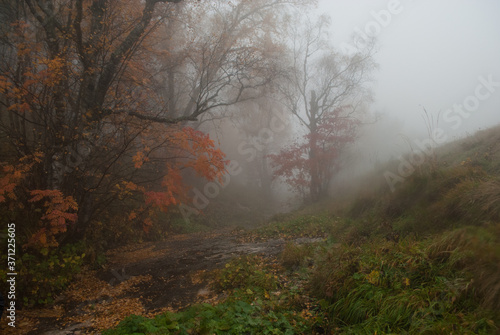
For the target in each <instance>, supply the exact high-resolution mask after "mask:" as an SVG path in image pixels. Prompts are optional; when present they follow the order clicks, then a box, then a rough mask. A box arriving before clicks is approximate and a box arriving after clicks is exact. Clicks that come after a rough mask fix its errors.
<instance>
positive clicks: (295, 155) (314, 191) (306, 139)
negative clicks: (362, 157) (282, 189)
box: [269, 107, 359, 201]
mask: <svg viewBox="0 0 500 335" xmlns="http://www.w3.org/2000/svg"><path fill="white" fill-rule="evenodd" d="M347 108H348V107H344V108H338V109H336V110H335V111H334V112H333V113H326V114H325V115H324V116H323V118H322V119H321V120H320V121H319V122H318V124H317V126H316V127H315V128H314V131H313V132H309V133H307V134H305V135H304V136H303V137H302V138H301V139H299V140H297V141H295V142H294V143H292V144H291V145H290V146H288V147H287V148H285V149H283V150H281V151H280V152H279V153H278V154H273V155H269V157H270V158H271V165H272V167H273V169H274V178H275V179H276V178H282V179H283V180H284V181H285V182H286V183H287V184H288V185H289V186H290V187H291V188H292V189H293V190H294V191H296V192H297V193H298V194H299V195H301V196H302V198H303V199H304V200H308V201H310V200H312V201H317V200H318V199H319V198H320V197H321V196H326V195H327V191H328V186H329V183H330V181H331V179H332V178H333V177H334V175H335V173H336V172H338V171H339V169H340V167H341V159H340V154H341V153H342V151H343V150H344V149H345V148H346V146H347V145H349V144H350V143H353V142H354V140H355V139H356V132H357V128H358V126H359V121H358V120H357V119H355V118H350V117H347V116H345V113H344V111H345V110H346V109H347Z"/></svg>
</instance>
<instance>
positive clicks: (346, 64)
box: [278, 16, 375, 201]
mask: <svg viewBox="0 0 500 335" xmlns="http://www.w3.org/2000/svg"><path fill="white" fill-rule="evenodd" d="M328 26H329V18H328V17H326V16H321V17H319V18H317V19H315V20H314V22H313V21H312V20H311V19H308V20H307V21H306V22H305V23H304V24H303V25H297V26H295V27H291V29H290V31H291V42H290V43H291V48H292V51H291V55H292V59H291V60H290V62H291V64H292V65H291V69H290V73H289V76H288V78H287V80H286V81H285V82H284V84H283V85H282V87H281V92H282V94H283V96H284V101H285V104H286V106H287V107H288V109H289V110H290V112H291V113H292V114H293V115H294V116H295V117H296V118H297V120H299V122H300V123H301V124H302V125H303V126H304V128H305V129H306V133H307V135H306V141H307V142H308V143H307V145H306V146H305V147H304V148H303V149H300V150H305V151H306V153H305V154H306V156H307V157H302V158H304V159H306V160H307V164H306V165H304V166H305V167H303V168H302V169H305V170H306V171H305V172H306V173H305V176H306V177H301V179H304V178H305V179H307V183H308V187H307V188H308V194H309V197H310V199H311V200H312V201H317V200H319V199H320V198H321V197H323V196H325V195H326V193H327V190H328V186H329V182H330V180H331V178H332V176H333V174H334V173H335V168H336V167H338V164H335V162H333V160H334V159H336V158H335V157H338V152H339V151H340V150H341V149H342V148H343V147H344V146H345V145H346V144H347V143H350V142H351V141H352V140H353V135H354V134H353V131H354V130H355V129H354V128H355V125H356V123H357V121H358V119H357V115H358V112H359V106H360V105H361V104H362V103H363V102H364V101H366V100H367V99H369V96H370V95H369V90H368V89H367V85H366V84H367V82H368V81H369V79H370V76H369V74H370V70H371V69H373V68H374V66H375V64H374V61H373V45H372V44H370V45H369V47H368V48H367V49H365V50H359V52H357V53H354V54H350V55H346V54H342V53H340V52H338V51H336V50H335V49H334V48H332V46H331V44H330V43H329V40H328V34H327V29H328ZM300 147H302V145H297V146H296V147H295V148H290V150H295V149H296V150H299V148H300ZM328 151H329V152H330V154H329V155H326V152H328ZM333 151H335V155H334V153H333ZM283 153H284V152H283ZM282 157H283V156H282ZM320 157H322V158H321V159H320ZM302 158H300V157H296V160H295V161H296V162H297V164H299V163H298V162H301V161H302ZM284 163H285V161H282V162H281V163H279V164H278V166H280V168H279V169H278V171H281V172H285V170H286V169H285V170H283V167H284ZM300 164H303V163H300ZM296 168H298V167H296ZM288 169H292V170H293V164H292V165H291V166H289V167H288ZM302 172H304V171H302ZM287 173H291V174H293V173H292V172H291V171H288V172H287ZM303 182H304V181H303Z"/></svg>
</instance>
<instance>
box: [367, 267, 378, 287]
mask: <svg viewBox="0 0 500 335" xmlns="http://www.w3.org/2000/svg"><path fill="white" fill-rule="evenodd" d="M366 280H367V281H368V282H369V283H370V284H373V285H378V284H379V282H380V271H376V270H373V271H372V272H370V274H368V275H366Z"/></svg>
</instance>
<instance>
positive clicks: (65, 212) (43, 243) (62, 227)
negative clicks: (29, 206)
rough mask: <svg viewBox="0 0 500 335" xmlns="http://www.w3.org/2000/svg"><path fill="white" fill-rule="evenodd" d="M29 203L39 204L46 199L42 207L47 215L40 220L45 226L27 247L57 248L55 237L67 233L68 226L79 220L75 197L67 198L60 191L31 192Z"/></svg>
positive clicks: (31, 239)
mask: <svg viewBox="0 0 500 335" xmlns="http://www.w3.org/2000/svg"><path fill="white" fill-rule="evenodd" d="M30 194H31V196H32V198H31V199H29V202H39V201H42V200H43V199H46V200H45V202H44V203H43V205H42V207H44V208H45V214H44V215H42V217H41V218H40V224H41V225H43V227H41V228H40V229H39V230H38V231H37V232H36V233H35V234H34V235H33V236H32V237H31V238H30V240H29V242H28V243H27V246H39V247H42V248H44V247H56V246H58V243H57V241H56V239H55V236H56V235H57V234H59V233H63V232H65V231H66V229H67V226H68V224H70V223H75V222H76V220H77V219H78V216H77V214H76V213H73V212H76V211H77V210H78V205H77V203H76V201H75V200H74V199H73V197H71V196H68V197H65V196H64V195H63V194H62V192H61V191H59V190H34V191H31V192H30Z"/></svg>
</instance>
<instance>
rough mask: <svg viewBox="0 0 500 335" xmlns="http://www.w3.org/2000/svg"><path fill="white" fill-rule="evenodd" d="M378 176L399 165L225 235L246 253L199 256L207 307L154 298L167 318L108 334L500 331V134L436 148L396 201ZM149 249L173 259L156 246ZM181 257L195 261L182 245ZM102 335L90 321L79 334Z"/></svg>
mask: <svg viewBox="0 0 500 335" xmlns="http://www.w3.org/2000/svg"><path fill="white" fill-rule="evenodd" d="M384 171H397V165H394V162H393V163H389V164H388V165H387V166H385V167H384V168H383V169H381V170H380V171H377V172H376V173H374V174H372V175H370V176H367V177H366V179H365V180H366V181H367V182H365V185H366V186H365V187H364V188H363V189H362V190H361V191H360V195H359V197H358V198H357V199H355V200H354V201H351V202H349V203H347V204H346V203H343V205H342V206H340V205H338V204H334V203H331V202H325V203H323V204H321V205H315V206H310V207H307V208H304V209H302V210H300V211H296V212H293V213H289V214H282V215H276V216H274V217H273V219H271V220H270V222H268V223H266V224H264V225H262V226H261V227H260V228H258V229H252V230H247V231H245V232H241V231H239V232H233V233H231V234H230V236H229V237H228V238H229V239H231V241H232V242H231V243H233V244H234V243H236V242H235V241H236V240H237V241H239V242H238V244H239V245H241V246H246V248H247V250H246V251H245V252H236V254H235V256H236V257H233V258H231V250H226V251H225V252H224V253H223V254H220V255H218V256H217V262H216V263H214V264H213V266H208V265H207V264H209V263H210V262H211V259H212V258H213V257H212V258H210V257H209V258H210V260H209V259H205V260H204V261H202V260H201V259H202V258H203V257H202V256H203V255H202V254H200V255H198V254H196V255H194V256H196V257H197V259H198V258H200V257H201V258H200V260H199V262H198V263H199V264H198V263H196V264H198V268H197V269H196V270H199V269H200V268H201V267H200V266H203V267H206V268H207V269H208V271H206V273H203V274H202V275H201V276H200V274H199V273H197V274H196V278H197V280H196V289H197V290H198V289H200V288H201V291H202V292H204V295H205V296H206V298H203V297H200V296H197V297H196V296H195V297H194V298H192V299H193V300H192V301H191V303H189V302H188V301H184V303H185V304H184V306H186V303H187V307H184V308H181V309H179V307H178V306H177V307H175V306H174V305H172V304H170V303H169V296H167V295H168V294H167V295H165V296H162V295H161V294H159V295H158V296H157V298H156V299H160V300H162V302H163V303H164V305H161V306H160V305H158V306H155V307H156V308H158V310H163V311H165V310H166V312H157V313H156V314H155V313H154V312H152V311H151V310H148V309H147V308H146V307H147V302H143V303H142V306H143V307H141V308H137V309H136V310H135V311H134V312H133V313H134V314H135V315H131V316H129V317H127V318H126V319H125V320H123V321H122V322H121V323H119V324H118V325H116V326H115V327H114V328H111V329H108V330H105V331H104V332H103V334H107V335H117V334H132V333H133V334H333V333H335V334H420V333H424V334H495V333H498V332H499V331H500V314H499V312H498V311H499V310H500V127H496V128H492V129H488V130H484V131H481V132H479V133H477V134H475V135H473V136H470V137H468V138H465V139H462V140H460V141H456V142H453V143H449V144H447V145H445V146H443V147H441V148H438V150H436V155H435V156H430V158H429V159H428V160H427V161H426V162H425V164H421V165H419V166H418V167H416V168H415V171H414V172H413V173H412V174H411V175H408V176H406V177H405V180H404V182H401V183H399V185H398V186H397V187H396V189H395V191H394V192H390V190H389V188H388V186H387V184H386V183H385V181H386V180H385V177H384ZM193 236H194V235H193ZM234 239H236V240H234ZM194 240H197V238H196V237H195V238H194V239H193V241H194ZM187 241H188V240H187ZM221 241H222V240H221ZM224 241H225V240H224ZM219 242H220V241H219ZM211 243H213V241H212V240H211V239H207V248H208V249H207V250H209V251H207V252H206V253H207V254H210V253H212V252H213V250H212V249H213V248H212V249H210V248H209V247H208V246H209V245H210V244H211ZM263 243H264V244H263ZM219 244H220V243H219ZM233 244H231V245H233ZM234 245H236V244H234ZM262 245H266V246H272V247H273V252H268V251H266V252H263V249H262V247H261V246H262ZM181 247H182V248H184V249H181ZM148 248H152V250H159V251H157V253H158V254H155V257H157V258H158V259H168V255H167V254H164V255H160V254H161V250H163V249H161V248H159V246H158V245H156V246H154V247H153V246H149V247H148ZM259 248H261V249H259ZM164 249H165V248H164ZM225 249H227V248H225ZM240 249H241V248H240ZM238 250H239V249H238ZM280 250H281V253H280V254H279V255H276V254H277V252H279V251H280ZM177 251H178V252H179V253H180V254H181V253H186V255H188V254H190V252H189V243H184V244H182V246H181V244H179V246H178V247H177ZM261 252H263V253H261ZM191 253H192V252H191ZM238 255H239V256H238ZM194 256H193V257H194ZM205 256H206V255H205ZM205 258H206V257H205ZM174 259H175V258H174ZM173 263H175V261H174V262H173ZM203 264H204V265H203ZM210 264H211V263H210ZM183 265H184V264H183ZM185 266H188V265H185ZM129 268H130V267H129ZM174 268H175V266H174V267H173V268H172V269H174ZM131 269H133V267H132V268H131ZM127 271H129V270H127ZM162 271H167V270H162ZM183 271H185V273H186V274H189V273H190V272H189V271H190V269H189V268H187V267H186V268H184V270H183ZM128 273H129V272H127V274H128ZM138 273H139V272H138ZM140 273H151V274H152V275H153V276H154V275H155V274H154V271H148V270H147V269H146V268H144V269H142V270H141V271H140ZM101 276H102V275H101ZM189 276H191V275H189ZM133 278H135V277H133ZM137 278H139V277H137ZM131 280H132V279H131ZM155 280H156V282H160V281H161V278H158V279H155ZM127 282H128V281H125V282H124V284H126V283H127ZM193 283H195V282H194V281H193ZM134 285H136V286H134ZM151 285H152V284H151V283H142V284H140V285H139V284H134V283H133V282H131V283H130V285H128V286H130V287H131V291H130V292H133V293H130V294H129V295H130V297H132V296H133V297H135V299H139V300H136V301H141V300H140V299H142V298H143V295H144V296H145V293H146V291H142V290H143V289H145V288H147V287H152V286H151ZM183 285H185V284H182V285H180V286H179V288H178V290H179V292H178V293H180V292H181V291H182V290H183V287H185V286H183ZM160 286H161V285H160ZM160 286H158V290H159V291H158V292H160V291H161V287H160ZM134 287H135V288H134ZM185 288H186V287H185ZM186 289H187V288H186ZM100 290H102V288H101V289H100ZM148 292H149V291H148ZM137 297H138V298H137ZM124 298H127V299H128V298H129V296H124V295H122V296H120V299H124ZM92 304H95V310H92V309H90V310H88V311H87V312H86V313H90V314H89V320H99V318H102V316H99V313H98V311H99V310H101V312H103V310H102V309H103V308H104V310H105V306H101V304H100V303H97V302H92ZM103 304H104V302H103ZM81 305H82V306H84V305H85V303H83V304H81ZM108 312H109V311H108ZM122 312H123V311H122ZM122 312H121V314H120V315H127V314H124V313H122ZM128 313H129V314H130V311H129V312H128ZM105 314H106V313H105ZM108 314H109V313H107V314H106V315H108ZM90 315H92V316H90ZM111 316H112V315H108V316H107V318H108V320H109V318H110V317H111ZM114 319H115V320H116V318H114ZM80 322H84V320H82V319H81V320H80ZM107 324H108V325H109V324H113V323H107ZM102 330H103V324H100V325H99V324H98V323H92V322H90V323H89V322H87V328H85V329H82V330H81V331H85V332H87V333H95V332H100V331H102Z"/></svg>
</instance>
